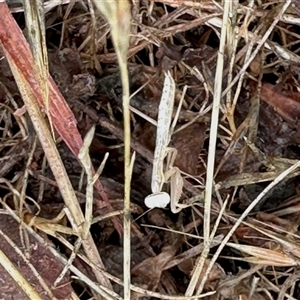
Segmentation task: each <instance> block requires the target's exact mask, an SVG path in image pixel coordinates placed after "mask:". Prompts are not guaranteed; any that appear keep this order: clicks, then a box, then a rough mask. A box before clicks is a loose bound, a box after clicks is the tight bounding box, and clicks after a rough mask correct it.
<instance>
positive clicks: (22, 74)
mask: <svg viewBox="0 0 300 300" xmlns="http://www.w3.org/2000/svg"><path fill="white" fill-rule="evenodd" d="M0 13H1V19H0V41H1V46H2V48H3V50H4V52H5V55H6V58H7V60H8V62H9V65H10V68H11V70H12V73H13V75H14V78H15V80H16V82H17V84H18V87H19V90H20V93H21V95H22V98H23V101H24V103H25V105H26V108H27V111H28V113H29V115H30V117H31V120H32V123H33V125H34V127H35V130H36V132H37V135H38V137H39V140H40V142H41V144H42V146H43V149H44V152H45V155H46V157H47V159H48V161H49V165H50V167H51V169H52V172H53V175H54V177H55V179H56V181H57V184H58V187H59V189H60V191H61V194H62V196H63V199H64V201H65V203H66V205H67V207H68V208H69V209H70V211H71V213H72V216H73V219H74V220H76V223H77V225H78V227H81V226H82V224H83V223H84V217H83V214H82V211H81V208H80V206H79V203H78V201H77V198H76V195H75V193H74V190H73V187H72V185H71V182H70V180H69V178H68V175H67V173H66V170H65V168H64V165H63V163H62V160H61V158H60V155H59V153H58V150H57V148H56V146H55V143H54V141H53V139H52V138H51V133H50V130H49V128H48V126H47V123H46V121H45V119H44V117H43V115H42V113H41V110H40V108H39V106H38V103H37V98H41V94H40V93H39V91H38V85H37V82H38V80H37V79H36V77H35V74H34V72H32V73H28V71H29V70H30V67H31V66H30V65H28V62H29V61H30V59H31V61H32V56H31V55H30V51H28V50H29V49H28V46H27V44H26V41H25V40H24V37H23V35H22V33H21V31H20V29H19V27H18V26H17V24H16V23H15V21H14V20H13V18H12V16H11V14H10V11H9V9H8V7H7V5H6V3H0ZM10 37H11V38H10ZM14 39H18V42H15V44H13V41H14ZM11 43H12V44H11ZM16 45H18V47H20V48H21V49H22V51H20V52H19V51H16ZM26 52H27V56H26V57H24V54H25V53H26ZM32 63H33V62H32ZM83 247H84V249H85V251H86V253H87V255H88V257H89V258H90V259H91V260H92V261H94V262H97V263H99V265H100V266H103V263H102V260H101V258H100V256H99V253H98V250H97V248H96V246H95V244H94V241H93V239H92V237H91V235H89V236H88V238H87V239H86V240H85V241H84V242H83ZM95 275H96V277H97V280H98V281H99V282H101V283H102V284H103V285H105V286H108V287H111V285H110V282H109V281H108V280H107V279H106V278H105V277H103V276H102V274H101V273H100V272H98V271H96V272H95Z"/></svg>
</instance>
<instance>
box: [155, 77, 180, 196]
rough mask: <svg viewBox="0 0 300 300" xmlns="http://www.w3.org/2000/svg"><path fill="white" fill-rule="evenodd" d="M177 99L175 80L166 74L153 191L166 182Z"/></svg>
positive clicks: (159, 112)
mask: <svg viewBox="0 0 300 300" xmlns="http://www.w3.org/2000/svg"><path fill="white" fill-rule="evenodd" d="M174 99H175V82H174V80H173V78H172V76H171V75H170V73H167V74H166V77H165V81H164V88H163V92H162V97H161V101H160V104H159V110H158V120H157V131H156V146H155V152H154V161H153V171H152V183H151V190H152V193H159V192H161V190H162V187H163V184H164V158H165V157H166V155H167V147H168V145H169V142H170V133H169V130H170V126H171V121H172V113H173V107H174Z"/></svg>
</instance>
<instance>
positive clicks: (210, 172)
mask: <svg viewBox="0 0 300 300" xmlns="http://www.w3.org/2000/svg"><path fill="white" fill-rule="evenodd" d="M228 16H229V2H227V1H225V3H224V11H223V25H222V31H221V39H220V46H219V52H218V63H217V69H216V78H215V86H214V100H213V109H212V117H211V127H210V139H209V150H208V153H209V155H208V162H207V173H206V185H205V202H204V224H203V232H204V245H205V247H204V249H203V252H202V254H201V257H200V259H199V260H198V263H197V264H196V265H195V267H194V270H193V276H192V278H191V281H190V283H189V286H188V288H187V290H186V293H185V295H186V296H192V295H193V293H194V290H195V287H196V284H197V281H198V278H199V276H200V274H201V271H202V269H203V267H204V263H205V259H206V258H207V256H208V253H209V246H210V243H211V240H212V238H213V237H212V236H210V208H211V199H212V193H213V183H214V165H215V149H216V142H217V133H218V123H219V109H220V101H221V97H222V77H223V76H222V74H223V66H224V50H225V41H226V27H227V22H228ZM203 286H204V282H202V283H201V284H200V286H199V288H198V290H197V294H198V295H199V294H200V293H201V292H202V288H203Z"/></svg>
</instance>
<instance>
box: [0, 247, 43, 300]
mask: <svg viewBox="0 0 300 300" xmlns="http://www.w3.org/2000/svg"><path fill="white" fill-rule="evenodd" d="M0 259H1V265H2V266H3V267H4V268H5V270H6V271H7V272H8V273H9V274H10V275H11V276H12V277H13V278H14V280H15V281H16V282H17V284H18V285H19V286H20V287H21V288H22V290H23V291H24V292H25V294H26V295H27V296H28V297H29V298H30V299H37V300H40V299H42V298H41V297H40V296H39V295H38V293H37V292H36V291H35V290H34V289H33V288H32V286H31V285H30V284H29V283H28V281H27V280H26V279H25V278H24V277H23V276H22V275H21V274H20V272H19V271H18V270H17V269H16V268H15V266H14V265H13V264H12V262H11V261H10V260H9V259H8V257H7V256H6V255H5V254H4V253H3V252H2V250H0Z"/></svg>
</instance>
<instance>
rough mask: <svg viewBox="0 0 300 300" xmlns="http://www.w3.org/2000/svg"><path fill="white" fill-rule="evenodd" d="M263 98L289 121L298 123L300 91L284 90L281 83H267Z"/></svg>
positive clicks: (262, 90) (263, 90)
mask: <svg viewBox="0 0 300 300" xmlns="http://www.w3.org/2000/svg"><path fill="white" fill-rule="evenodd" d="M261 99H262V100H263V101H265V102H267V103H268V104H269V105H271V106H272V107H273V109H274V110H275V111H276V112H277V113H278V114H280V115H281V117H282V118H283V119H284V120H286V121H287V122H289V123H292V124H296V123H297V121H298V119H299V115H300V93H296V92H291V91H284V90H283V89H282V87H281V86H279V85H272V84H269V83H265V84H263V85H262V87H261Z"/></svg>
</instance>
